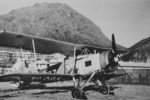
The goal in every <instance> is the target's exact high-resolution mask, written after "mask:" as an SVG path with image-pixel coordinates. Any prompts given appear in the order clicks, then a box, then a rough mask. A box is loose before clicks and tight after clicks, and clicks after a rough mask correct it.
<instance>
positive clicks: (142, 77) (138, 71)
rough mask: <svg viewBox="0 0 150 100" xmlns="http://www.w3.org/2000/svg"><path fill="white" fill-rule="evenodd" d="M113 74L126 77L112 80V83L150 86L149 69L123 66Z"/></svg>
mask: <svg viewBox="0 0 150 100" xmlns="http://www.w3.org/2000/svg"><path fill="white" fill-rule="evenodd" d="M115 73H116V74H126V75H124V76H121V77H117V78H114V79H113V80H111V81H112V82H113V83H117V84H142V85H150V67H143V66H140V67H139V66H138V67H135V66H134V67H133V66H129V67H126V66H123V67H122V68H120V69H118V70H117V71H116V72H115Z"/></svg>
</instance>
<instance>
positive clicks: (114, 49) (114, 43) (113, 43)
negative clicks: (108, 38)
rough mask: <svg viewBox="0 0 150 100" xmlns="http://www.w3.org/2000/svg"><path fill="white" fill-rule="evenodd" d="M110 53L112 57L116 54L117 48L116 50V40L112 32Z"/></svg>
mask: <svg viewBox="0 0 150 100" xmlns="http://www.w3.org/2000/svg"><path fill="white" fill-rule="evenodd" d="M112 53H113V55H114V57H116V55H117V50H116V42H115V35H114V33H113V34H112Z"/></svg>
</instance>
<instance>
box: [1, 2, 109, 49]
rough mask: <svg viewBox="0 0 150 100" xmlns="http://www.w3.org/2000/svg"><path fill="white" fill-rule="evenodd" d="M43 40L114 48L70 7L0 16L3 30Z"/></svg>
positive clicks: (56, 5) (29, 9) (48, 5)
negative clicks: (49, 39) (48, 39)
mask: <svg viewBox="0 0 150 100" xmlns="http://www.w3.org/2000/svg"><path fill="white" fill-rule="evenodd" d="M1 29H6V30H8V31H12V32H17V33H20V34H28V35H34V36H39V37H43V38H51V39H55V40H61V41H67V42H72V43H78V44H88V45H95V46H102V47H111V42H110V40H109V39H108V38H107V37H106V36H105V35H104V34H103V32H102V31H101V29H100V28H99V27H98V26H96V25H95V24H94V23H93V22H92V21H90V20H89V19H88V18H86V17H85V16H83V15H81V14H80V13H78V12H76V11H75V10H73V9H72V8H71V7H69V6H68V5H66V4H60V3H42V4H35V5H34V6H31V7H25V8H20V9H16V10H12V11H11V12H9V13H8V14H5V15H1V16H0V30H1Z"/></svg>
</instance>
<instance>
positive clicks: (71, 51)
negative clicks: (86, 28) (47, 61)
mask: <svg viewBox="0 0 150 100" xmlns="http://www.w3.org/2000/svg"><path fill="white" fill-rule="evenodd" d="M0 46H5V47H6V46H7V47H15V48H23V49H27V50H33V51H34V52H36V53H43V54H52V53H61V54H64V55H65V56H66V58H64V61H62V62H59V63H58V64H56V65H53V66H49V67H48V68H47V70H46V71H52V70H53V69H56V73H54V74H49V73H28V72H21V71H19V72H15V73H9V74H4V75H1V76H0V82H8V81H10V82H12V81H13V82H18V83H19V86H20V87H23V86H26V85H30V83H31V82H40V83H41V84H43V83H52V82H59V81H70V80H72V81H73V83H74V89H72V92H71V94H72V97H73V98H82V97H83V96H85V93H84V91H83V88H84V87H85V86H86V85H87V83H89V82H94V83H95V85H96V86H98V87H99V91H100V93H103V94H108V93H109V92H110V91H111V89H112V87H111V86H108V85H107V84H105V81H107V80H109V79H111V78H115V77H119V76H122V75H124V74H114V73H112V72H114V71H115V70H116V69H117V67H118V60H117V55H118V53H119V52H123V51H125V50H122V49H119V48H117V47H116V43H115V37H114V34H113V35H112V48H103V47H96V46H91V45H82V44H74V43H68V42H63V41H58V40H52V39H45V38H40V37H35V36H30V35H25V34H16V33H12V32H8V31H3V32H0ZM85 49H88V50H89V51H90V52H91V54H88V55H87V54H83V55H80V54H81V53H82V52H83V51H84V50H85ZM70 56H71V57H70ZM58 66H59V67H58ZM81 81H82V82H83V84H80V83H81Z"/></svg>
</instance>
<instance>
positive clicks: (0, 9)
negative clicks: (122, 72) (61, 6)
mask: <svg viewBox="0 0 150 100" xmlns="http://www.w3.org/2000/svg"><path fill="white" fill-rule="evenodd" d="M43 2H49V3H65V4H67V5H68V6H70V7H71V8H73V9H74V10H76V11H77V12H79V13H80V14H82V15H84V16H85V17H87V18H89V19H90V20H91V21H92V22H94V23H95V24H96V25H97V26H99V27H100V28H101V30H102V32H103V33H104V34H105V35H106V36H107V37H108V38H109V39H111V35H112V33H114V34H115V38H116V42H117V43H118V44H120V45H122V46H125V47H130V46H132V45H134V44H135V43H137V42H139V41H140V40H142V39H144V38H147V37H150V0H0V15H2V14H7V13H8V12H10V11H11V10H14V9H18V8H22V7H27V6H33V5H34V4H35V3H43Z"/></svg>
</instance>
